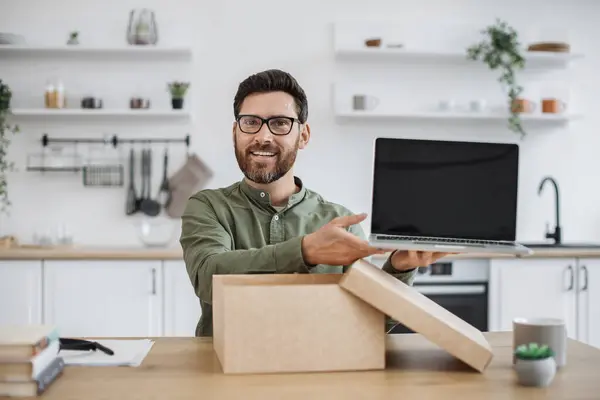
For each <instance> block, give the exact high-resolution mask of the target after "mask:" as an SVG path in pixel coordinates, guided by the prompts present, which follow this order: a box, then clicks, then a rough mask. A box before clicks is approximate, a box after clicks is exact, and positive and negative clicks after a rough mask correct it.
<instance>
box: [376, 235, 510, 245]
mask: <svg viewBox="0 0 600 400" xmlns="http://www.w3.org/2000/svg"><path fill="white" fill-rule="evenodd" d="M375 237H376V238H377V239H378V240H398V241H400V240H401V241H404V242H413V243H457V244H465V245H475V246H477V245H494V246H507V247H513V246H514V243H512V242H504V241H499V240H477V239H448V238H431V237H425V236H422V237H419V236H391V235H376V236H375Z"/></svg>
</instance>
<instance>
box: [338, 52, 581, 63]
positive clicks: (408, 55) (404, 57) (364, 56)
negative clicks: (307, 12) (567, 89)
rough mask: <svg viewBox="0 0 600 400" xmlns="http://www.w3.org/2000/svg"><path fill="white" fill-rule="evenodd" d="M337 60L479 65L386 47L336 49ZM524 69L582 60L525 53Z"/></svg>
mask: <svg viewBox="0 0 600 400" xmlns="http://www.w3.org/2000/svg"><path fill="white" fill-rule="evenodd" d="M335 54H336V56H337V57H338V58H352V59H358V60H369V59H378V58H381V59H389V60H399V61H406V62H428V63H436V62H445V63H448V62H451V63H465V64H467V63H471V64H474V65H475V64H480V65H482V66H483V64H482V63H481V62H475V61H472V60H468V59H467V57H466V51H465V52H458V51H454V52H442V51H427V50H416V49H415V50H411V49H404V48H387V47H381V48H377V47H357V48H338V49H336V51H335ZM525 58H526V68H563V67H565V66H567V65H568V64H569V63H570V62H571V61H574V60H577V59H580V58H583V55H582V54H579V53H552V52H537V51H531V52H525Z"/></svg>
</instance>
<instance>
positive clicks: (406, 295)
mask: <svg viewBox="0 0 600 400" xmlns="http://www.w3.org/2000/svg"><path fill="white" fill-rule="evenodd" d="M340 286H341V287H343V288H344V289H346V290H348V291H349V292H351V293H353V294H354V295H356V296H358V297H360V298H362V299H364V300H365V301H366V302H368V303H369V304H371V305H372V306H373V307H375V308H377V309H378V310H380V311H382V312H384V313H385V314H387V315H389V316H391V317H392V318H394V319H395V320H396V321H398V322H400V323H402V324H403V325H405V326H407V327H408V328H410V329H412V330H413V331H415V332H418V333H420V334H421V335H423V336H425V337H426V338H427V339H429V340H430V341H431V342H433V343H435V344H436V345H438V346H440V347H441V348H442V349H444V350H446V351H447V352H448V353H450V354H452V355H453V356H455V357H456V358H458V359H460V360H461V361H463V362H464V363H466V364H468V365H470V366H471V367H472V368H474V369H475V370H477V371H479V372H483V371H484V370H485V369H486V368H487V366H488V365H489V363H490V361H491V360H492V358H493V355H494V354H493V351H492V347H491V346H490V344H489V343H488V341H487V340H486V339H485V337H484V336H483V333H482V332H481V331H480V330H478V329H477V328H475V327H474V326H472V325H471V324H469V323H467V322H466V321H464V320H462V319H460V318H459V317H457V316H456V315H455V314H452V313H451V312H450V311H448V310H446V309H445V308H443V307H442V306H440V305H439V304H437V303H435V302H434V301H433V300H431V299H429V298H428V297H426V296H425V295H423V294H422V293H420V292H418V291H417V290H415V289H414V288H412V287H410V286H408V285H407V284H405V283H404V282H402V281H399V280H398V279H396V278H394V277H393V276H391V275H390V274H388V273H386V272H384V271H382V270H381V269H380V268H378V267H377V266H375V265H373V264H370V263H368V262H366V261H364V260H359V261H357V262H356V263H354V264H353V265H352V267H351V268H350V269H349V270H348V271H347V272H346V273H345V274H344V276H343V278H342V279H341V280H340Z"/></svg>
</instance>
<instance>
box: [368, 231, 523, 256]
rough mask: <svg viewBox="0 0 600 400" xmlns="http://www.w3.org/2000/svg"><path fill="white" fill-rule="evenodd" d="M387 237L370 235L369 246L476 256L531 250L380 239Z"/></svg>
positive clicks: (506, 245)
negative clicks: (472, 254)
mask: <svg viewBox="0 0 600 400" xmlns="http://www.w3.org/2000/svg"><path fill="white" fill-rule="evenodd" d="M382 236H383V237H385V236H387V235H380V234H371V235H369V244H370V245H371V246H373V247H378V248H382V249H386V250H387V249H389V250H416V251H431V252H444V253H478V254H482V253H483V254H487V253H489V254H512V255H530V254H533V250H531V249H529V248H527V247H525V246H523V245H521V244H519V243H514V242H512V243H511V242H503V243H502V244H499V243H493V242H490V243H483V242H484V241H473V242H479V243H461V242H462V241H461V240H460V239H457V240H456V241H453V240H452V239H435V238H431V239H430V238H427V239H426V240H420V239H418V238H412V239H401V238H382Z"/></svg>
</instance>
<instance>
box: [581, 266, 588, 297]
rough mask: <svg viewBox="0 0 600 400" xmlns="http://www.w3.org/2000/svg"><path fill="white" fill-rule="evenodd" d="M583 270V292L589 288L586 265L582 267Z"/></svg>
mask: <svg viewBox="0 0 600 400" xmlns="http://www.w3.org/2000/svg"><path fill="white" fill-rule="evenodd" d="M581 270H582V271H583V272H584V275H583V276H584V278H585V279H584V281H583V287H582V288H581V291H582V292H583V291H584V290H587V288H588V269H587V267H586V266H585V265H582V266H581Z"/></svg>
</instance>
